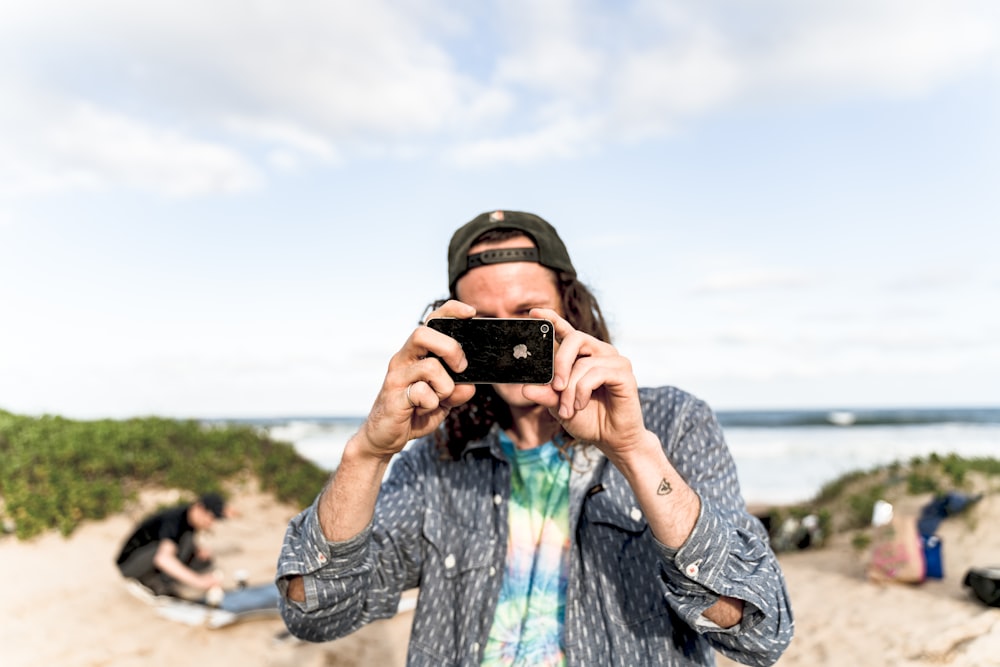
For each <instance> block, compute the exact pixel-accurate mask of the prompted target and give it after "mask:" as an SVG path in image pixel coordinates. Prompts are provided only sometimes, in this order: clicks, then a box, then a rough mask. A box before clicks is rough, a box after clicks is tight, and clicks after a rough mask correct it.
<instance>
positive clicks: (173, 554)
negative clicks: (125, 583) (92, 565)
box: [116, 493, 226, 596]
mask: <svg viewBox="0 0 1000 667" xmlns="http://www.w3.org/2000/svg"><path fill="white" fill-rule="evenodd" d="M225 517H226V506H225V500H223V498H222V496H220V495H219V494H217V493H206V494H204V495H202V496H201V497H200V498H199V499H198V500H197V501H195V502H193V503H190V504H186V505H179V506H177V507H172V508H170V509H165V510H162V511H160V512H157V513H155V514H153V515H152V516H150V517H148V518H146V519H144V520H143V521H142V523H140V524H139V526H138V528H136V529H135V532H133V533H132V535H131V536H130V537H129V538H128V540H126V541H125V546H123V547H122V550H121V553H119V555H118V560H117V561H116V562H117V564H118V569H119V570H120V571H121V573H122V576H124V577H126V578H128V579H135V580H136V581H138V582H139V583H141V584H142V585H144V586H145V587H146V588H148V589H150V590H151V591H152V592H153V593H155V594H156V595H174V596H176V595H178V591H177V585H178V584H183V585H185V586H189V587H191V588H193V589H196V590H199V591H208V590H210V589H212V588H215V587H218V586H221V585H222V580H221V579H220V578H219V577H218V576H216V575H215V574H212V573H211V572H207V570H208V569H209V568H210V567H211V565H212V557H211V554H210V553H209V552H208V550H207V549H204V548H203V547H199V546H198V545H197V544H196V542H195V533H197V532H198V531H200V530H208V529H209V528H211V527H212V526H213V525H214V524H215V520H216V519H224V518H225Z"/></svg>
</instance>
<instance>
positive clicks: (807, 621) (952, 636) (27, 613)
mask: <svg viewBox="0 0 1000 667" xmlns="http://www.w3.org/2000/svg"><path fill="white" fill-rule="evenodd" d="M168 495H169V494H168ZM162 500H164V496H163V494H159V495H157V494H146V495H144V497H143V501H144V502H143V504H142V505H140V506H137V507H136V508H134V509H133V511H131V512H130V513H129V514H128V515H120V516H115V517H113V518H110V519H107V520H105V521H101V522H96V523H88V524H85V525H84V526H82V527H81V528H80V529H79V530H77V531H76V532H75V533H74V534H73V535H72V536H71V537H70V538H69V539H64V538H62V537H61V536H59V535H55V534H48V535H45V536H42V537H41V538H38V539H35V540H31V541H28V542H18V541H16V540H15V539H14V538H13V537H9V536H8V537H3V538H0V571H3V572H4V582H5V585H4V587H3V589H2V591H0V618H2V619H3V622H2V623H0V645H2V646H3V650H2V651H0V655H2V656H3V658H2V663H3V665H5V667H41V666H43V665H44V666H45V667H50V666H51V665H60V666H70V667H73V666H80V667H82V666H88V667H91V666H98V665H102V666H115V667H118V666H123V667H124V666H133V665H134V666H136V667H138V666H140V665H142V666H143V667H150V666H152V667H157V666H163V667H167V666H171V667H172V666H173V665H176V664H177V663H178V659H179V658H182V659H183V661H184V662H189V663H192V664H198V665H203V666H214V665H220V666H221V665H240V666H241V667H254V666H258V665H260V666H268V667H272V666H273V667H277V666H284V665H289V666H290V665H301V666H305V667H320V666H327V667H329V666H342V667H347V666H353V665H380V666H383V665H384V666H390V667H391V666H392V665H402V664H404V662H405V653H406V640H407V637H408V634H409V625H410V620H411V616H412V613H404V614H401V615H399V616H397V617H396V618H393V619H390V620H387V621H381V622H379V623H376V624H373V625H371V626H369V627H367V628H365V629H364V630H363V631H361V632H359V633H357V634H355V635H353V636H351V637H348V638H345V639H342V640H339V641H337V642H331V643H328V644H308V643H304V642H299V641H297V640H290V639H287V638H282V637H281V634H282V631H283V629H284V626H283V624H282V622H281V620H280V619H278V618H268V619H259V620H251V621H246V622H244V623H240V624H237V625H234V626H230V627H227V628H223V629H218V630H210V629H207V628H204V627H190V626H186V625H182V624H179V623H176V622H172V621H169V620H166V619H164V618H161V617H159V616H158V615H157V614H156V613H155V611H154V610H153V609H152V608H151V607H149V606H148V605H146V604H145V603H143V602H141V601H140V600H138V599H136V598H135V597H133V596H132V595H131V594H129V593H128V592H127V591H126V589H125V587H124V585H123V583H122V581H121V579H120V577H119V575H118V572H117V570H116V569H115V567H114V563H113V559H114V555H115V554H116V552H117V549H118V547H119V546H120V543H121V540H122V539H123V538H124V537H125V536H126V534H127V533H128V532H129V530H130V528H131V527H132V524H133V522H134V521H135V520H136V519H138V518H139V516H140V515H141V514H142V513H143V512H144V511H147V510H148V509H150V508H151V507H153V506H155V504H156V502H159V501H162ZM232 505H233V506H234V507H236V508H237V509H238V510H239V511H240V513H241V516H240V517H239V518H236V519H232V520H229V521H225V522H220V523H219V524H218V526H217V528H216V529H215V530H214V531H213V533H212V534H211V535H209V536H207V538H206V540H205V541H206V543H207V544H208V545H209V546H210V547H212V548H213V549H214V550H215V551H216V556H217V561H218V564H219V566H220V567H221V568H222V569H223V571H224V572H226V573H228V574H231V573H233V572H235V571H236V570H239V569H244V570H246V571H248V573H249V576H250V581H251V583H259V582H265V581H268V580H270V577H271V573H272V571H273V568H274V563H275V560H276V558H277V554H278V549H279V546H280V543H281V538H282V535H283V534H284V527H285V524H286V523H287V521H288V519H289V518H291V517H292V516H293V515H294V514H295V509H294V508H291V507H289V506H284V505H281V504H278V503H275V502H274V501H273V499H272V498H271V497H270V496H265V495H261V494H257V493H253V492H246V491H243V492H239V493H237V495H235V496H234V498H233V501H232ZM997 526H1000V496H990V497H987V498H985V499H984V500H983V501H982V502H980V503H979V504H978V505H977V506H976V507H974V508H973V509H972V510H971V511H970V512H969V513H968V514H967V515H965V516H962V517H955V518H951V519H947V520H945V521H944V522H943V523H942V524H941V529H940V535H941V537H942V538H943V542H944V563H945V578H944V579H943V580H930V581H927V582H924V583H923V584H920V585H897V584H889V585H878V584H874V583H871V582H869V581H867V580H866V578H865V576H864V560H863V554H859V553H857V552H856V551H855V550H854V549H853V548H852V547H851V546H850V545H849V543H848V542H849V538H848V537H847V536H844V537H842V538H839V539H837V540H835V541H834V544H833V545H832V546H830V547H828V548H824V549H820V550H813V551H803V552H797V553H789V554H782V556H781V562H782V566H783V568H784V570H785V574H786V577H787V579H788V584H789V588H790V591H791V594H792V604H793V609H794V612H795V616H796V637H795V639H794V640H793V642H792V645H791V647H790V649H789V650H788V652H787V653H786V654H785V656H784V657H783V658H782V659H781V660H780V661H779V663H778V664H779V665H783V666H788V667H792V666H796V667H797V666H801V667H806V666H809V667H815V666H822V665H831V666H839V665H845V666H849V667H868V666H871V667H875V666H878V667H882V666H884V665H901V666H910V665H914V666H916V665H955V666H964V667H973V666H976V667H980V666H982V667H987V666H989V665H1000V609H990V608H987V607H985V606H984V605H982V604H979V603H977V602H976V601H974V600H972V599H971V598H970V596H969V595H968V592H967V590H966V589H964V588H963V587H962V585H961V580H962V577H963V575H964V573H965V571H966V570H967V569H968V568H969V567H970V566H975V565H979V566H981V565H1000V531H997V530H996V527H997ZM719 664H720V665H732V664H735V663H732V662H730V661H728V660H726V659H724V658H721V657H720V659H719Z"/></svg>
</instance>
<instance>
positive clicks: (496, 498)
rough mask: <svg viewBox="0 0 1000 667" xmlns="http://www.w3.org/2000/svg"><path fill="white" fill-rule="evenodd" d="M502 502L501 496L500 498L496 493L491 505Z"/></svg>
mask: <svg viewBox="0 0 1000 667" xmlns="http://www.w3.org/2000/svg"><path fill="white" fill-rule="evenodd" d="M502 502H503V496H501V495H500V494H499V493H497V494H495V495H494V496H493V504H494V505H499V504H500V503H502Z"/></svg>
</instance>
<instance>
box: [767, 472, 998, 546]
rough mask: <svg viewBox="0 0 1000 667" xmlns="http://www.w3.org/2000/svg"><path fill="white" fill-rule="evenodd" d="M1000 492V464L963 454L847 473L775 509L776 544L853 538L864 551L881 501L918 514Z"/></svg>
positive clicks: (770, 514)
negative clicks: (944, 500)
mask: <svg viewBox="0 0 1000 667" xmlns="http://www.w3.org/2000/svg"><path fill="white" fill-rule="evenodd" d="M950 492H960V493H965V494H968V495H974V494H989V493H998V492H1000V459H996V458H990V457H970V458H967V457H962V456H958V455H957V454H948V455H943V456H942V455H938V454H931V455H930V456H927V457H916V458H913V459H911V460H909V461H905V462H904V461H896V462H893V463H890V464H887V465H882V466H878V467H875V468H873V469H870V470H857V471H853V472H849V473H847V474H844V475H842V476H840V477H838V478H837V479H835V480H833V481H831V482H829V483H827V484H825V485H824V486H823V488H822V489H820V491H819V493H818V494H816V496H815V497H814V498H813V499H812V500H810V501H808V502H804V503H798V504H795V505H791V506H787V507H777V508H772V509H770V510H769V511H768V512H767V513H766V514H767V517H768V523H769V531H770V533H771V538H772V542H775V544H776V548H778V549H779V550H785V549H793V548H802V545H803V543H805V544H806V545H807V546H811V547H816V546H822V544H823V543H824V542H825V541H826V540H827V539H828V538H829V537H831V536H833V535H837V534H842V533H849V534H851V535H852V538H851V541H852V543H853V544H854V546H855V547H856V548H858V549H863V548H865V547H866V546H867V545H868V543H869V541H870V532H871V528H872V526H871V522H872V513H873V511H874V508H875V503H876V502H877V501H879V500H883V501H886V502H888V503H891V504H893V505H899V506H901V507H904V508H907V510H908V511H910V512H918V511H919V509H920V507H921V505H922V504H923V503H926V502H927V501H929V500H930V499H932V498H934V497H935V496H938V495H942V494H946V493H950Z"/></svg>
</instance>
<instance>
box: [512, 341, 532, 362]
mask: <svg viewBox="0 0 1000 667" xmlns="http://www.w3.org/2000/svg"><path fill="white" fill-rule="evenodd" d="M530 356H531V352H528V346H527V345H525V344H524V343H520V344H518V345H515V346H514V358H515V359H527V358H528V357H530Z"/></svg>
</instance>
